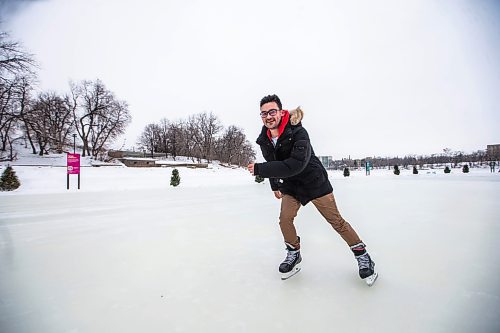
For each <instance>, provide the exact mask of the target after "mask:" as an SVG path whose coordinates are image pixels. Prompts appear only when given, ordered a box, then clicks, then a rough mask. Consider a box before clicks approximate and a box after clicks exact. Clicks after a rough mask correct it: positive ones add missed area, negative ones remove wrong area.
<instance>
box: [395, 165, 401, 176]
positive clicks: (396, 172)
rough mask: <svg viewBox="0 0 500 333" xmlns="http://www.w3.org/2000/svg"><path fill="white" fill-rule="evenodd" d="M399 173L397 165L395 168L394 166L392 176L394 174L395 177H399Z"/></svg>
mask: <svg viewBox="0 0 500 333" xmlns="http://www.w3.org/2000/svg"><path fill="white" fill-rule="evenodd" d="M400 172H401V171H399V167H398V166H397V165H395V166H394V174H395V175H397V176H399V173H400Z"/></svg>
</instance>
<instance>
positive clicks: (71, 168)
mask: <svg viewBox="0 0 500 333" xmlns="http://www.w3.org/2000/svg"><path fill="white" fill-rule="evenodd" d="M67 166H68V175H78V174H80V154H68V164H67Z"/></svg>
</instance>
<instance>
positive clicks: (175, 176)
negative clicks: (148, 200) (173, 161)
mask: <svg viewBox="0 0 500 333" xmlns="http://www.w3.org/2000/svg"><path fill="white" fill-rule="evenodd" d="M180 183H181V176H179V171H178V170H177V169H174V170H172V177H170V185H172V186H174V187H175V186H177V185H179V184H180Z"/></svg>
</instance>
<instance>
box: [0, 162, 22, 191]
mask: <svg viewBox="0 0 500 333" xmlns="http://www.w3.org/2000/svg"><path fill="white" fill-rule="evenodd" d="M19 186H21V182H19V178H17V175H16V172H15V171H14V169H12V167H11V166H10V165H9V166H7V168H6V169H5V170H4V172H3V173H2V177H0V191H14V190H15V189H17V188H19Z"/></svg>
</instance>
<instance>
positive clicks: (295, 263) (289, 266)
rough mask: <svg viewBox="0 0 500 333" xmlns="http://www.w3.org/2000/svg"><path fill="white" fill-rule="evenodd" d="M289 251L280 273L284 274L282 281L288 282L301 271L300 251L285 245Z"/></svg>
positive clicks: (281, 265)
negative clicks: (287, 280)
mask: <svg viewBox="0 0 500 333" xmlns="http://www.w3.org/2000/svg"><path fill="white" fill-rule="evenodd" d="M285 244H286V249H287V251H288V253H287V255H286V258H285V260H284V261H283V262H282V263H281V264H280V267H279V271H280V273H282V275H281V279H282V280H286V279H288V278H290V277H292V276H294V275H295V274H297V273H298V272H299V271H300V265H299V264H300V262H301V261H302V257H301V256H300V250H297V249H295V248H294V247H293V246H292V245H290V244H288V243H285Z"/></svg>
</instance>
